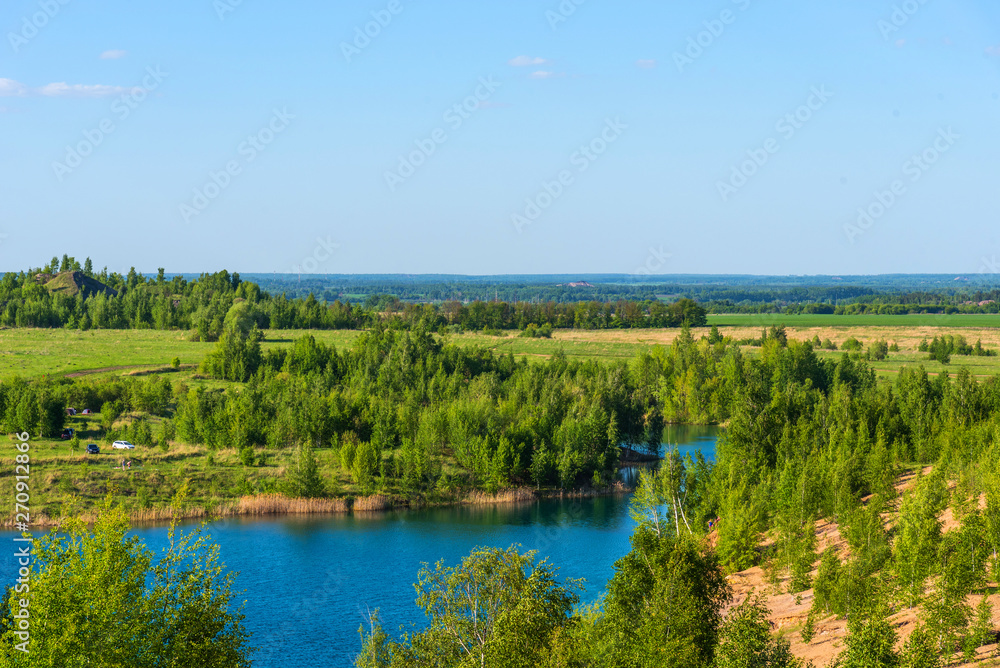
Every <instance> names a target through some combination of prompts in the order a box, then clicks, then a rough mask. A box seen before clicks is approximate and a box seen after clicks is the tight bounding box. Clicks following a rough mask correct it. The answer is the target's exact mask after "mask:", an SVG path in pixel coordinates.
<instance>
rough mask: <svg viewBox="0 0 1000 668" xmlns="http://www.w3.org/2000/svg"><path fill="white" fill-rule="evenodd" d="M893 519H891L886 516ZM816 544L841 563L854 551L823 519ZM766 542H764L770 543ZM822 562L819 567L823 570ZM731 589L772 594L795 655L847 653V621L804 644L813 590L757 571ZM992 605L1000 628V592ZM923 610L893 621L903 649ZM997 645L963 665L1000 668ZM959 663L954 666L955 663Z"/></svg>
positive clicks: (906, 483)
mask: <svg viewBox="0 0 1000 668" xmlns="http://www.w3.org/2000/svg"><path fill="white" fill-rule="evenodd" d="M929 472H930V467H927V468H925V469H924V473H925V474H926V473H929ZM915 477H916V476H915V474H914V473H907V474H905V475H903V476H900V478H899V480H898V481H897V483H896V489H897V490H898V491H900V492H902V491H904V490H906V489H908V488H909V487H910V486H911V485H912V484H913V481H914V479H915ZM887 519H888V518H887ZM941 519H942V521H943V522H944V530H945V531H949V530H951V529H954V528H956V527H957V526H958V523H957V522H956V521H955V519H954V517H953V515H952V510H951V508H948V509H947V510H945V512H944V513H943V514H942V517H941ZM715 540H716V535H715V534H714V533H713V534H712V535H710V536H709V543H710V544H711V545H714V544H715ZM816 543H817V552H818V553H822V552H823V550H825V549H826V548H827V547H831V546H832V547H833V548H834V549H835V550H837V553H838V556H839V557H840V559H841V561H844V560H845V559H846V558H847V557H848V556H849V552H850V547H849V546H848V545H847V542H846V540H845V539H844V538H843V537H841V535H840V529H839V527H838V526H837V524H836V523H835V522H832V521H828V520H821V521H819V522H817V523H816ZM766 544H767V543H762V546H763V545H766ZM818 565H819V564H818V562H817V564H816V566H817V567H818ZM816 574H817V569H813V571H812V576H813V577H814V578H815V577H816ZM728 580H729V583H730V586H731V587H732V589H733V594H734V598H733V603H732V605H733V606H736V605H739V604H740V603H741V602H742V601H743V600H744V599H745V598H746V597H747V595H748V594H749V593H750V592H751V591H758V592H763V593H764V594H765V595H766V596H767V606H768V608H769V609H770V611H771V615H770V619H771V623H772V624H773V629H774V632H775V633H777V634H778V635H781V636H783V637H784V638H786V639H787V640H788V641H789V642H790V643H791V648H792V652H793V653H794V654H795V656H797V657H799V658H802V659H805V660H807V661H812V662H813V663H814V664H815V665H816V666H817V667H820V666H825V665H827V664H829V663H830V662H831V661H833V659H834V658H835V657H836V656H837V655H838V654H839V653H840V652H842V651H843V649H844V638H845V637H846V636H847V620H845V619H842V618H837V617H835V616H832V615H831V616H828V617H824V618H822V619H817V620H815V622H814V624H815V633H814V635H813V638H812V640H811V641H810V642H808V643H806V642H803V641H802V635H801V630H802V627H803V626H804V625H805V623H806V618H807V617H808V615H809V609H810V608H811V607H812V602H813V590H812V589H807V590H806V591H803V592H800V593H798V594H787V593H776V588H775V587H774V586H773V585H772V584H771V583H770V582H769V581H768V580H767V577H766V576H765V573H764V571H763V569H762V568H760V567H759V566H755V567H754V568H750V569H747V570H745V571H740V572H738V573H733V574H732V575H730V576H728ZM992 586H993V590H994V591H996V583H993V585H992ZM787 588H788V578H787V577H782V578H779V581H778V587H777V589H778V591H782V592H784V591H787ZM981 598H982V597H981V596H971V597H970V599H969V600H970V603H971V604H972V605H973V606H975V605H976V604H977V603H979V601H980V599H981ZM989 598H990V602H991V603H992V605H993V628H994V629H998V628H1000V592H998V593H995V594H993V595H991V596H990V597H989ZM917 614H918V609H917V608H913V609H906V610H901V611H900V612H897V613H896V614H894V615H892V617H890V618H889V620H890V622H891V623H892V625H893V626H894V627H895V629H896V633H897V634H898V635H899V645H898V646H899V647H902V645H903V643H904V642H905V641H906V639H907V638H908V637H909V636H910V634H911V633H912V632H913V629H914V627H915V626H916V624H917V622H918V616H917ZM998 651H1000V648H998V645H996V644H993V645H987V646H984V647H981V648H979V651H978V655H977V658H976V661H974V662H972V663H967V664H960V665H961V666H962V667H964V666H994V665H996V666H1000V661H997V658H996V657H998V654H997V653H998ZM953 665H954V664H953Z"/></svg>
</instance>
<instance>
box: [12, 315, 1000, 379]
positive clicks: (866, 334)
mask: <svg viewBox="0 0 1000 668" xmlns="http://www.w3.org/2000/svg"><path fill="white" fill-rule="evenodd" d="M715 317H719V318H723V317H726V318H745V317H744V316H715ZM866 317H867V318H870V319H871V322H870V325H871V326H870V327H862V326H859V325H857V324H848V323H855V322H856V321H857V320H858V318H852V317H848V316H800V317H798V319H796V320H791V319H789V318H787V317H784V318H782V320H781V322H783V323H784V324H785V325H786V326H787V327H788V331H789V336H790V337H791V338H798V339H808V338H812V336H813V335H814V334H815V335H818V336H820V338H827V337H829V338H832V339H833V340H834V341H835V342H837V343H838V344H840V343H843V341H844V340H845V339H846V338H847V337H848V336H854V337H857V338H858V339H860V340H861V341H862V343H864V344H865V345H867V344H869V343H871V342H872V341H874V340H877V339H885V340H887V341H895V342H898V344H899V346H900V349H901V350H900V352H899V353H892V354H890V356H889V358H888V359H887V360H884V361H882V362H874V363H873V364H872V365H873V366H874V367H875V369H876V370H877V372H878V373H879V376H880V377H883V378H891V377H893V376H894V375H895V374H897V373H898V372H899V370H900V369H901V368H902V367H904V366H907V365H913V366H915V365H919V364H922V365H923V366H924V367H925V368H926V369H927V371H928V372H931V373H937V372H939V371H941V370H942V369H946V370H948V371H949V372H951V373H954V372H955V371H957V370H958V369H959V368H960V367H963V366H967V367H969V368H970V370H971V371H972V373H973V374H974V375H976V376H980V377H982V376H987V375H993V374H996V373H1000V357H961V356H957V355H956V356H953V357H952V361H951V364H950V365H947V367H945V366H943V365H941V364H940V363H938V362H933V361H930V360H928V359H927V355H926V354H923V353H918V352H917V351H916V347H917V345H918V344H919V341H920V340H921V339H922V338H924V337H933V336H935V335H936V334H937V333H941V334H945V333H952V334H960V333H964V334H966V335H967V336H968V338H969V341H970V342H974V341H975V340H976V339H977V338H982V340H983V345H985V346H987V347H991V348H994V349H1000V330H993V329H992V328H990V329H980V330H969V329H968V328H970V327H980V328H982V327H983V325H982V324H981V323H980V322H979V319H981V318H986V317H990V318H996V317H997V316H949V317H952V318H974V319H976V320H974V321H973V322H975V323H976V324H975V325H973V324H966V325H963V326H962V327H961V328H955V329H952V328H954V327H955V326H954V325H951V326H947V327H945V326H941V327H940V328H931V327H929V326H928V325H926V324H921V323H920V322H910V324H909V325H908V326H905V325H900V324H898V323H899V319H900V318H924V317H925V316H866ZM931 317H933V316H931ZM836 318H843V319H844V323H843V326H842V327H832V326H831V325H829V324H825V323H826V322H828V321H829V320H831V319H834V321H835V322H837V321H836ZM817 319H819V320H817ZM729 322H730V323H736V322H737V321H736V320H732V319H731V320H729ZM774 322H775V323H778V321H777V320H775V321H774ZM893 323H896V324H893ZM779 324H780V323H779ZM754 326H758V327H764V326H766V325H765V323H758V322H755V323H752V324H751V323H750V322H743V323H742V324H741V325H739V326H734V325H720V329H721V330H722V332H723V333H724V334H726V335H731V336H734V337H735V338H741V337H745V336H750V335H753V334H754V331H755V330H754V329H753V327H754ZM949 330H951V331H949ZM706 332H707V330H695V331H694V332H693V333H694V335H695V336H701V335H702V334H705V333H706ZM307 333H308V334H311V335H313V336H315V337H316V339H317V340H320V341H323V342H325V343H327V344H332V345H335V346H337V347H338V348H344V347H349V346H350V345H351V344H352V343H353V342H354V340H355V339H356V338H357V337H358V336H359V334H360V332H358V331H344V330H311V331H308V332H306V331H303V330H269V331H268V332H267V338H266V339H265V341H264V348H265V349H268V348H273V347H278V346H290V345H291V344H292V342H293V341H294V340H295V339H296V338H298V337H300V336H302V335H303V334H307ZM678 333H679V331H678V330H676V329H668V330H643V329H638V330H601V331H580V330H557V331H556V332H555V334H554V336H553V337H552V338H551V339H545V338H524V337H520V336H518V335H517V332H507V333H505V335H504V336H490V335H486V334H481V333H466V334H453V335H448V336H447V337H445V340H446V341H448V342H451V343H455V344H457V345H461V346H482V347H485V348H489V349H492V350H495V351H497V352H499V353H508V352H509V353H511V354H513V355H515V356H518V357H526V358H528V359H540V358H545V357H548V356H550V355H552V354H554V353H556V352H557V351H562V352H563V353H564V354H565V355H566V356H567V357H569V358H571V359H582V360H597V361H610V360H629V359H632V358H633V357H635V355H636V354H638V353H639V352H641V351H644V350H650V349H651V348H652V347H653V346H655V345H669V343H670V342H671V341H672V340H673V339H674V338H675V337H676V336H677V335H678ZM214 346H215V344H214V343H199V342H193V341H189V340H188V336H187V332H179V331H167V332H164V331H155V330H91V331H88V332H80V331H77V330H65V329H5V330H0V379H2V378H10V377H12V376H15V375H19V376H23V377H28V378H31V377H38V376H42V375H46V374H50V375H68V376H71V377H78V376H84V375H100V374H126V373H137V372H142V371H143V370H156V369H162V368H164V367H166V366H168V365H169V364H170V362H171V360H173V358H174V357H178V358H180V360H181V363H182V365H183V367H184V370H185V371H186V372H188V373H182V374H181V376H183V377H184V378H185V380H187V379H188V377H189V376H190V373H191V372H192V371H193V370H194V368H195V367H196V366H197V364H198V363H199V362H201V360H202V359H204V357H205V355H207V354H208V353H209V352H210V351H211V350H212V349H213V347H214ZM747 350H748V352H751V353H753V351H754V348H752V347H748V348H747ZM818 354H819V355H820V356H821V357H839V356H840V355H841V354H842V353H841V352H839V351H836V352H834V351H818Z"/></svg>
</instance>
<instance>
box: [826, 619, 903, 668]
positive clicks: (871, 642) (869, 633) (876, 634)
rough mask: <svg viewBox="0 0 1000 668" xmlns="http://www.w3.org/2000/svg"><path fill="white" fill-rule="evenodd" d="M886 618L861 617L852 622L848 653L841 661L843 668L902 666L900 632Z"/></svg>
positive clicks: (845, 653) (846, 643)
mask: <svg viewBox="0 0 1000 668" xmlns="http://www.w3.org/2000/svg"><path fill="white" fill-rule="evenodd" d="M886 617H887V615H883V614H876V615H872V616H871V617H861V616H860V615H859V616H858V617H855V618H851V619H850V620H849V623H848V629H849V633H848V635H847V638H846V639H845V641H844V643H845V645H846V646H847V649H845V650H844V651H843V652H842V653H841V654H840V656H839V657H837V658H838V661H839V664H838V665H839V666H840V668H896V666H898V665H899V655H898V654H897V653H896V649H895V645H896V631H895V629H893V627H892V624H891V623H890V622H889V620H888V619H887V618H886Z"/></svg>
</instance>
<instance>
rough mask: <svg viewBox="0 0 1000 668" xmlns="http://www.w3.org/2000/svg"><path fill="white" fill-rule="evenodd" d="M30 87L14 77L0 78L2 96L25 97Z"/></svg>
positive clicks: (0, 93)
mask: <svg viewBox="0 0 1000 668" xmlns="http://www.w3.org/2000/svg"><path fill="white" fill-rule="evenodd" d="M27 94H28V87H27V86H25V85H24V84H23V83H21V82H20V81H14V80H13V79H0V97H24V96H25V95H27Z"/></svg>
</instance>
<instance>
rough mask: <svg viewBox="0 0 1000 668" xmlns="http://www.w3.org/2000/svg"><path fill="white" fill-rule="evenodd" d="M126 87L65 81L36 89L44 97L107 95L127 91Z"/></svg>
mask: <svg viewBox="0 0 1000 668" xmlns="http://www.w3.org/2000/svg"><path fill="white" fill-rule="evenodd" d="M128 91H129V89H128V88H123V87H121V86H103V85H100V84H97V85H93V86H88V85H85V84H73V85H70V84H67V83H66V82H65V81H60V82H58V83H50V84H46V85H44V86H42V87H41V88H39V89H37V93H38V95H42V96H44V97H108V96H111V95H121V94H122V93H127V92H128Z"/></svg>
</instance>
